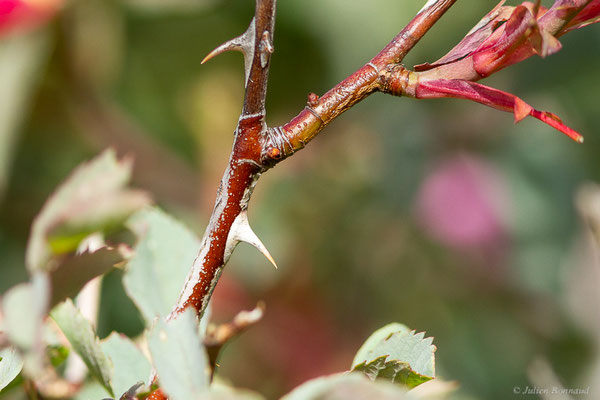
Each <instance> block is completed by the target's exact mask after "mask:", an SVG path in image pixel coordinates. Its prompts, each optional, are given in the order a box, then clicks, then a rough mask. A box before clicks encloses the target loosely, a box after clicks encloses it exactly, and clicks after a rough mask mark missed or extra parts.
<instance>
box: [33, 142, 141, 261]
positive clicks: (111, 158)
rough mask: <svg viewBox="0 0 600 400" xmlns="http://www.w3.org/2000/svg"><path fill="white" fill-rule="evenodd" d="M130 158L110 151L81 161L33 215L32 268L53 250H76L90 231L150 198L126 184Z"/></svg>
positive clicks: (114, 223)
mask: <svg viewBox="0 0 600 400" xmlns="http://www.w3.org/2000/svg"><path fill="white" fill-rule="evenodd" d="M130 175H131V162H130V161H129V160H124V161H118V160H117V158H116V156H115V153H114V151H112V150H107V151H105V152H104V153H102V154H101V155H99V156H98V157H96V158H95V159H93V160H92V161H90V162H88V163H85V164H82V165H80V166H79V167H78V168H77V169H75V170H74V171H73V172H72V173H71V175H69V177H68V178H67V179H66V180H65V181H64V182H63V183H62V184H61V185H60V186H59V187H58V188H57V189H56V190H55V191H54V193H53V194H52V195H51V196H50V197H49V198H48V200H47V201H46V203H45V204H44V207H43V208H42V210H41V211H40V213H39V214H38V216H37V217H36V218H35V220H34V222H33V226H32V229H31V234H30V236H29V243H28V244H27V251H26V257H25V263H26V264H27V268H28V269H29V271H35V270H46V269H47V268H48V261H49V260H50V258H51V257H52V255H53V254H62V253H67V252H71V251H74V250H75V249H76V248H77V245H78V244H79V242H80V241H81V240H82V239H83V238H84V237H85V236H87V235H88V234H90V233H92V232H97V231H103V230H105V229H108V228H111V227H114V226H118V225H120V224H122V223H123V221H125V219H126V218H127V217H129V216H130V215H131V214H132V213H133V212H134V211H136V210H138V209H140V208H141V207H143V206H145V205H147V204H148V203H149V202H150V200H149V198H148V196H147V195H146V194H145V193H144V192H141V191H138V190H131V189H127V188H126V187H125V185H126V184H127V182H128V181H129V178H130Z"/></svg>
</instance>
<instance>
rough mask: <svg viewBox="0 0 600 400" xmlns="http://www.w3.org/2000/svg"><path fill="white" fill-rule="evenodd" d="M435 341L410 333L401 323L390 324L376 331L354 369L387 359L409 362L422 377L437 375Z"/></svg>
mask: <svg viewBox="0 0 600 400" xmlns="http://www.w3.org/2000/svg"><path fill="white" fill-rule="evenodd" d="M432 343H433V338H425V334H424V333H423V332H421V333H415V331H409V330H408V328H406V326H404V325H401V324H390V325H387V326H385V327H383V328H381V329H379V330H377V331H376V332H375V333H373V335H371V337H369V339H367V341H366V342H365V344H363V346H362V347H361V348H360V350H359V351H358V353H357V354H356V356H355V357H354V361H353V362H352V366H353V367H356V366H357V365H359V364H361V363H363V362H366V363H370V362H371V361H373V360H375V359H377V358H378V357H381V356H388V360H397V361H401V362H406V363H408V364H409V365H410V368H411V369H412V370H413V371H414V372H416V373H417V374H419V375H424V376H428V377H434V376H435V354H434V353H435V350H436V348H435V346H434V345H433V344H432Z"/></svg>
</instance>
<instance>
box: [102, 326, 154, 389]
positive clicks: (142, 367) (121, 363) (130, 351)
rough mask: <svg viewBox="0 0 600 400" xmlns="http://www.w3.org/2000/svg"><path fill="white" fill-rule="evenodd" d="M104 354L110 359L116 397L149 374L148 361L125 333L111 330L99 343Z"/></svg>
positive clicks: (144, 379)
mask: <svg viewBox="0 0 600 400" xmlns="http://www.w3.org/2000/svg"><path fill="white" fill-rule="evenodd" d="M100 346H101V347H102V350H103V351H104V354H106V355H107V356H108V357H109V358H110V359H111V361H112V364H113V374H112V377H113V378H112V387H113V389H114V393H115V396H116V397H119V396H121V395H122V394H124V393H126V392H127V391H128V390H129V389H130V388H131V387H132V386H133V385H135V384H136V383H137V382H140V381H142V382H144V381H146V380H148V377H149V376H150V370H151V366H150V362H149V361H148V359H146V357H145V356H144V354H142V352H141V351H140V349H138V347H137V346H136V345H135V344H134V343H133V342H132V341H131V339H129V338H128V337H127V336H125V335H120V334H118V333H116V332H113V333H111V334H110V336H108V337H107V338H106V339H104V340H102V342H101V343H100Z"/></svg>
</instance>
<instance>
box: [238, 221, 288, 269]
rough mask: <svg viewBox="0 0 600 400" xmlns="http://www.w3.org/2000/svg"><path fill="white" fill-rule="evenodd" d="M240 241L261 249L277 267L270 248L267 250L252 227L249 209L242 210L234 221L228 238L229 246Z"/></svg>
mask: <svg viewBox="0 0 600 400" xmlns="http://www.w3.org/2000/svg"><path fill="white" fill-rule="evenodd" d="M238 242H246V243H248V244H250V245H252V246H254V247H256V249H257V250H258V251H260V252H261V253H262V254H263V255H264V256H265V257H266V258H267V260H269V261H270V262H271V264H273V266H274V267H275V268H277V264H276V263H275V260H274V259H273V257H272V256H271V253H269V250H267V248H266V247H265V245H264V244H263V243H262V242H261V241H260V239H259V238H258V236H256V234H255V233H254V231H253V230H252V228H250V224H249V223H248V213H247V211H242V212H241V213H240V214H239V215H238V216H237V217H236V218H235V220H234V221H233V224H232V225H231V230H230V231H229V237H228V238H227V247H229V246H230V244H231V245H235V244H237V243H238ZM231 250H233V249H231Z"/></svg>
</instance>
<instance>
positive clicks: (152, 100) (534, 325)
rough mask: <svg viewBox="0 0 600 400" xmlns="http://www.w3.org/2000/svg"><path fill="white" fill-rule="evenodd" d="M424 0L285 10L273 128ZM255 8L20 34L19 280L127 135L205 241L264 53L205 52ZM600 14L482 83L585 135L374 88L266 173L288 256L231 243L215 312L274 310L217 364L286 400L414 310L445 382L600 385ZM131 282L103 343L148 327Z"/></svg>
mask: <svg viewBox="0 0 600 400" xmlns="http://www.w3.org/2000/svg"><path fill="white" fill-rule="evenodd" d="M547 3H548V2H544V4H546V5H549V4H547ZM550 3H551V2H550ZM495 4H496V1H495V0H494V1H487V0H486V1H464V2H458V4H457V5H455V6H454V8H452V9H451V10H450V11H449V12H448V13H447V15H446V16H445V17H444V18H443V19H442V20H441V21H440V22H439V23H438V24H437V25H436V26H435V27H434V29H432V31H431V32H430V34H428V35H427V36H426V38H425V39H423V40H422V42H421V43H420V44H419V45H418V46H417V48H415V49H414V51H413V52H412V53H411V54H410V55H409V57H407V59H406V60H405V64H406V65H407V66H411V65H414V64H419V63H422V62H425V61H434V60H436V59H437V58H439V57H441V56H442V55H444V54H445V53H446V52H447V51H448V50H449V49H450V48H451V47H453V46H454V44H456V43H457V42H458V41H459V40H460V39H461V38H462V37H463V36H464V35H465V33H466V32H467V31H468V30H470V28H471V27H472V26H473V25H474V24H475V23H476V22H477V21H478V20H479V19H480V18H481V17H482V16H483V15H484V14H485V13H486V12H487V11H489V10H490V9H491V8H492V7H493V6H495ZM513 4H514V3H513ZM422 5H423V1H422V0H421V1H419V0H404V1H394V0H372V1H368V2H367V1H347V0H320V1H318V0H304V1H299V0H295V1H281V2H280V4H279V5H278V10H277V12H278V15H277V24H276V33H275V49H276V52H275V54H274V56H273V58H272V63H271V74H270V75H271V76H270V82H269V94H268V101H267V112H268V115H267V116H268V120H269V122H270V124H272V125H275V124H281V123H283V122H285V121H287V120H289V119H290V118H291V117H293V116H294V115H295V114H296V113H298V112H299V111H300V110H301V109H302V108H303V107H304V105H305V102H306V95H307V94H308V93H309V92H315V93H317V94H319V95H320V94H323V93H324V92H325V91H327V90H328V89H329V88H331V87H332V86H334V85H335V84H336V83H337V82H338V81H340V80H341V79H343V78H344V77H345V76H347V75H348V74H350V73H351V72H353V71H354V70H355V69H357V68H358V67H360V66H361V65H362V64H363V63H364V62H366V61H367V60H368V59H370V58H371V57H372V56H373V55H374V54H376V53H377V52H378V51H379V50H380V49H381V48H382V47H383V46H384V45H385V44H386V43H387V42H388V41H389V40H390V39H391V38H392V37H393V36H394V35H395V34H396V33H397V32H398V31H399V30H400V29H401V28H402V27H403V26H404V25H405V24H406V23H407V22H408V21H409V20H410V18H411V17H412V16H413V15H414V14H415V13H416V12H417V11H418V10H419V9H420V7H421V6H422ZM253 8H254V2H252V1H248V0H245V1H242V0H177V1H170V2H161V1H157V0H121V1H117V0H85V1H84V0H72V1H70V2H68V3H67V4H65V5H64V7H63V8H62V9H61V10H60V11H59V13H58V14H57V15H56V16H55V17H54V18H53V19H52V20H51V21H49V23H48V24H46V25H44V26H42V27H38V28H37V29H34V30H29V31H28V32H24V33H23V32H21V33H19V32H17V33H14V32H13V33H10V34H4V35H3V36H2V37H1V38H0V83H1V85H2V86H1V89H0V91H1V92H2V93H1V94H0V117H2V118H0V196H1V197H0V254H2V263H1V266H0V293H2V292H4V291H5V290H6V289H8V288H9V287H10V286H12V285H13V284H15V283H17V282H20V281H24V280H25V279H26V271H25V268H24V249H25V244H26V241H27V237H28V234H29V228H30V225H31V222H32V219H33V218H34V216H35V215H36V213H37V212H38V211H39V210H40V208H41V206H42V204H43V202H44V201H45V199H46V198H47V197H48V195H49V194H50V193H51V191H52V190H53V189H54V188H55V187H56V186H57V184H59V183H60V182H61V181H62V180H63V179H64V178H65V176H66V175H67V174H68V173H69V171H71V170H72V169H73V168H74V167H75V166H76V165H77V164H78V163H80V162H82V161H84V160H87V159H89V158H91V157H92V156H93V155H95V154H97V153H99V152H100V151H101V150H103V149H104V148H106V147H110V146H112V147H114V148H115V149H116V150H117V152H118V153H119V154H121V155H125V154H129V155H133V156H134V157H135V168H134V185H135V186H137V187H140V188H143V189H146V190H148V191H149V192H151V193H152V194H153V196H154V199H155V201H156V202H157V203H158V204H159V205H160V206H161V207H163V208H165V209H166V210H167V211H168V212H170V213H172V214H174V215H176V216H178V217H179V218H181V219H182V220H183V221H185V222H186V223H187V224H188V225H190V226H191V227H192V228H193V229H194V230H195V231H196V232H198V234H199V235H200V234H202V232H203V229H204V227H205V224H206V223H207V220H208V216H209V213H210V211H211V209H212V201H213V199H214V194H215V191H216V188H217V185H218V182H219V180H220V178H221V174H222V171H223V169H224V167H225V165H226V161H227V159H228V156H229V151H230V147H231V143H232V132H233V130H234V128H235V126H236V123H237V118H238V113H239V111H240V109H241V103H242V99H243V63H242V57H241V55H239V54H225V55H221V56H219V57H217V58H215V59H214V60H211V61H210V62H208V63H207V64H205V65H202V66H201V65H200V61H201V60H202V58H203V57H204V56H205V55H206V54H207V53H208V52H209V51H210V50H212V49H213V48H214V47H216V46H217V45H218V44H220V43H222V42H224V41H225V40H227V39H229V38H231V37H234V36H237V35H239V34H240V33H242V32H243V31H244V30H245V29H246V27H247V25H248V23H249V21H250V19H251V16H252V15H253V12H254V10H253ZM599 28H600V27H598V26H591V27H588V28H584V29H582V30H580V31H576V32H573V33H570V34H568V35H567V36H565V37H564V38H562V39H561V41H562V43H563V45H564V48H563V50H561V51H560V52H559V53H558V54H556V55H553V56H551V57H550V58H548V59H546V60H542V59H540V58H532V59H529V60H527V61H525V62H523V63H521V64H519V65H516V66H513V67H511V68H508V69H507V70H504V71H502V72H500V73H498V74H496V75H495V76H493V77H492V78H490V79H488V80H486V81H485V83H486V84H489V85H491V86H494V87H496V88H499V89H502V90H506V91H509V92H513V93H515V94H517V95H518V96H520V97H521V98H523V99H524V100H526V101H528V102H529V103H530V104H532V105H533V106H534V107H536V108H539V109H542V110H549V111H552V112H555V113H557V114H559V115H560V116H561V117H562V118H563V120H564V121H565V122H566V123H567V124H569V125H570V126H572V127H574V128H575V129H577V130H579V131H580V132H582V133H583V134H584V136H585V138H586V142H585V144H584V145H577V144H575V143H574V142H571V141H569V140H568V139H567V138H566V137H564V136H563V135H561V134H560V133H558V132H556V131H554V130H553V129H552V128H550V127H548V126H545V125H543V124H542V123H541V122H539V121H536V120H529V119H528V120H525V121H523V122H522V123H520V124H518V125H513V122H512V120H513V118H512V116H511V115H509V114H505V113H501V112H498V111H495V110H492V109H489V108H486V107H484V106H481V105H478V104H474V103H468V102H464V101H461V100H447V99H444V100H436V101H426V102H425V101H414V100H410V99H401V98H393V97H390V96H385V95H378V94H376V95H373V96H371V97H370V98H368V99H367V100H366V101H364V102H362V103H361V104H358V105H357V106H356V107H354V108H353V109H352V110H350V111H349V112H347V113H346V114H344V115H343V116H342V117H340V118H339V119H338V120H336V121H335V122H334V123H333V124H332V126H330V127H329V128H327V129H326V130H325V131H324V132H323V133H322V134H321V135H320V136H319V137H317V138H316V139H315V140H314V141H313V142H312V143H310V145H308V146H307V148H306V149H305V150H304V151H302V152H300V153H298V154H296V155H295V156H294V157H292V158H291V159H289V160H287V161H285V162H284V163H282V164H281V165H279V166H277V168H275V169H274V170H272V171H269V172H268V173H266V174H265V175H264V176H263V177H262V179H261V181H260V184H259V185H258V187H257V189H256V192H255V195H254V197H253V199H252V202H251V208H250V221H251V223H252V225H253V227H254V230H255V231H256V232H257V234H258V235H259V236H260V237H261V239H262V241H263V242H264V243H265V244H266V245H267V247H268V248H269V249H270V251H271V253H272V254H273V256H274V258H275V259H276V260H277V263H278V265H279V270H277V271H275V270H273V269H272V268H271V267H270V265H269V264H268V262H267V261H266V260H265V259H264V258H262V256H261V255H260V254H258V253H257V252H256V251H255V250H254V249H252V248H250V247H249V246H246V245H240V246H239V247H238V249H237V250H236V252H235V253H234V255H233V257H232V259H231V261H230V262H229V264H228V265H227V268H226V270H225V273H224V274H223V277H222V279H221V281H220V283H219V286H218V287H217V291H216V294H215V297H214V318H215V319H216V320H217V321H225V320H228V319H229V318H231V317H232V316H233V315H235V313H236V312H237V311H239V310H241V309H249V308H251V307H253V306H254V305H255V304H256V302H257V301H258V300H265V301H266V305H267V311H266V316H265V318H264V320H263V321H262V322H261V323H259V325H258V326H256V327H254V328H252V329H251V330H250V331H248V332H246V333H245V334H244V335H242V336H241V337H240V338H238V339H237V340H236V341H235V342H233V343H232V344H230V345H229V346H228V347H227V349H226V350H225V353H224V355H223V357H222V358H221V360H220V362H219V364H220V369H219V371H218V374H219V375H220V376H221V377H223V378H225V379H228V380H231V381H233V382H234V384H235V385H236V386H242V387H248V388H252V389H256V390H258V391H260V392H262V393H263V394H265V395H267V396H268V397H275V396H278V395H281V394H283V393H285V392H287V391H289V390H290V389H291V388H292V387H294V386H296V385H297V384H299V383H301V382H303V381H305V380H307V379H309V378H312V377H315V376H318V375H321V374H327V373H333V372H338V371H342V370H345V369H348V368H349V367H350V363H351V361H352V358H353V355H354V353H355V352H356V351H357V349H358V348H359V346H360V344H361V343H362V342H363V341H364V339H365V338H366V337H367V336H368V335H369V333H370V332H372V331H373V330H375V329H377V328H379V327H380V326H383V325H384V324H387V323H389V322H393V321H398V322H402V323H404V324H406V325H408V326H409V327H411V328H413V329H416V330H418V331H426V332H427V335H428V336H434V337H435V341H434V343H435V344H436V345H437V347H438V351H437V353H436V354H437V360H438V365H437V366H438V374H439V375H440V376H442V377H443V378H445V379H447V380H456V381H458V382H459V384H460V389H459V391H458V393H457V395H456V397H457V398H462V399H507V398H512V397H523V396H519V395H516V394H514V392H513V388H514V387H520V388H524V387H525V386H526V385H529V386H533V385H538V386H543V385H548V383H547V382H561V383H562V384H563V385H564V386H565V387H567V388H584V389H585V388H586V387H590V395H589V396H590V397H588V398H590V399H591V398H596V396H600V359H599V358H598V354H597V346H598V343H599V339H600V337H599V335H598V328H600V314H599V313H598V305H599V304H598V302H599V300H600V298H599V295H598V287H599V283H600V272H599V270H598V268H599V267H600V263H599V260H598V254H597V251H598V247H597V244H594V241H593V236H592V235H591V233H590V232H591V231H590V228H589V226H590V224H589V223H588V222H589V221H588V219H587V216H588V213H587V211H586V210H588V209H589V208H590V207H592V208H593V207H594V205H595V207H598V205H599V204H600V196H597V195H596V196H597V197H598V198H594V195H590V196H584V195H582V194H581V193H582V192H581V190H582V189H581V188H582V187H583V186H584V185H589V182H598V181H600V157H599V156H598V154H600V130H599V129H598V126H600V113H599V112H598V104H600V95H599V88H600V74H599V73H598V70H599V68H600V51H599V50H600V29H599ZM588 189H589V186H588ZM588 192H593V190H591V189H590V190H588V191H586V192H585V193H587V194H589V193H588ZM578 194H579V195H578ZM576 199H579V200H580V201H576ZM582 199H583V200H582ZM576 205H577V206H576ZM120 275H121V274H120V272H113V273H111V274H109V275H108V276H106V277H105V279H104V283H103V298H102V306H101V312H100V320H99V322H98V333H99V335H100V336H101V337H104V336H106V335H108V334H109V333H110V332H111V331H112V330H117V331H120V332H124V333H126V334H128V335H131V336H135V335H137V334H139V333H140V330H141V329H142V323H141V320H140V318H139V315H138V314H137V311H136V310H135V308H134V307H133V305H132V304H131V302H130V301H129V300H128V299H127V297H126V296H125V294H124V292H123V289H122V286H121V283H120V277H121V276H120ZM540 365H542V366H543V367H540ZM544 382H546V383H544ZM594 393H595V394H594ZM529 397H533V396H529Z"/></svg>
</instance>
